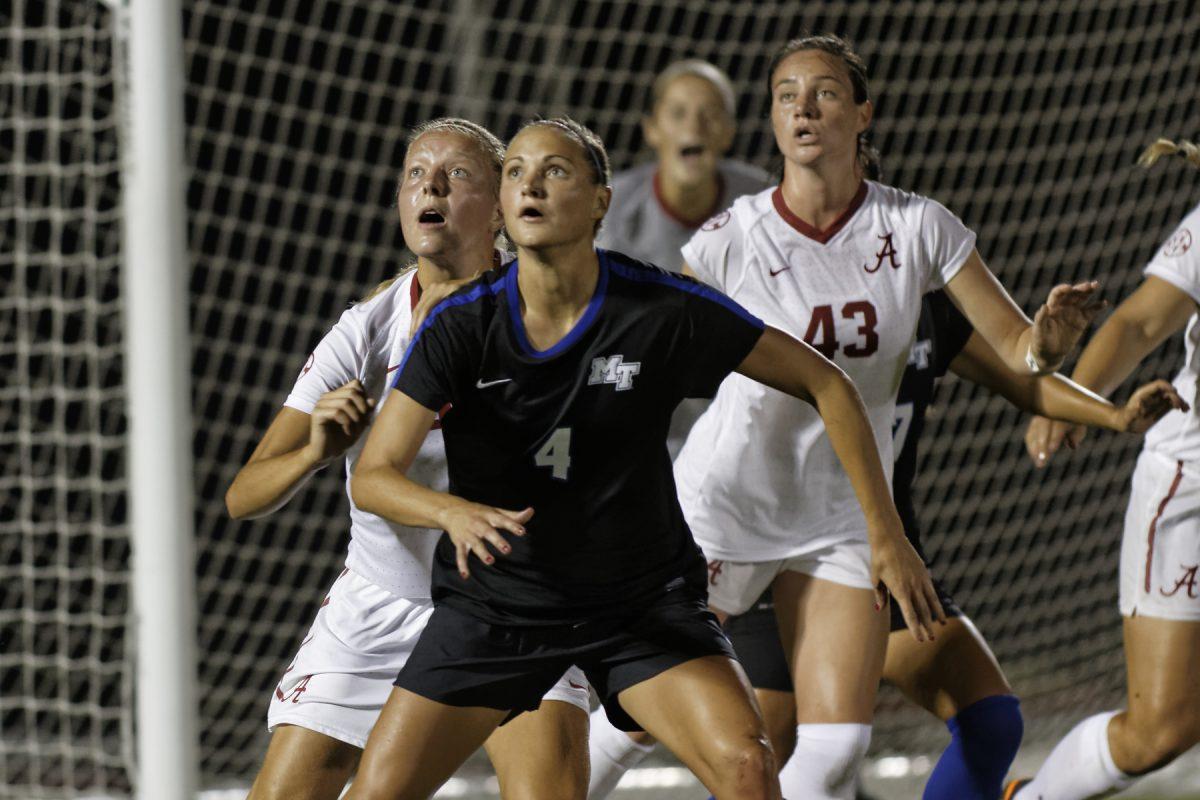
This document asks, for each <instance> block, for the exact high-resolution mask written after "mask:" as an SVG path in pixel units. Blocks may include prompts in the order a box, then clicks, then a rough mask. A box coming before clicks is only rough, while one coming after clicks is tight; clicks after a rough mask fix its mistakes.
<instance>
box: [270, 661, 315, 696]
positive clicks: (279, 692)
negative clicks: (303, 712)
mask: <svg viewBox="0 0 1200 800" xmlns="http://www.w3.org/2000/svg"><path fill="white" fill-rule="evenodd" d="M288 669H291V667H289V668H288ZM311 680H312V675H305V676H304V677H303V678H302V679H301V680H300V682H299V683H297V684H296V686H295V687H294V688H293V689H292V690H291V691H290V692H288V693H287V694H284V693H283V687H282V686H276V687H275V696H276V697H277V698H279V702H281V703H286V702H287V701H288V699H289V698H290V699H291V701H292V702H293V703H299V702H300V695H302V694H304V690H305V689H307V688H308V682H309V681H311Z"/></svg>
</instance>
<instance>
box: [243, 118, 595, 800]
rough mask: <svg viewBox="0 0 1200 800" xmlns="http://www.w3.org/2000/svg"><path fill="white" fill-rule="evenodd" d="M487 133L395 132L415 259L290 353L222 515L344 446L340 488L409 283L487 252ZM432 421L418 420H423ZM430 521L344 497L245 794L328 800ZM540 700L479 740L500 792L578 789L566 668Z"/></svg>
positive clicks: (402, 631)
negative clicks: (326, 580)
mask: <svg viewBox="0 0 1200 800" xmlns="http://www.w3.org/2000/svg"><path fill="white" fill-rule="evenodd" d="M503 153H504V149H503V145H502V144H501V143H500V142H499V140H497V139H496V137H495V136H493V135H492V134H491V133H490V132H489V131H487V130H486V129H485V128H483V127H481V126H479V125H476V124H474V123H472V122H469V121H467V120H462V119H451V118H444V119H438V120H434V121H432V122H428V123H425V124H424V125H422V126H420V127H418V128H417V129H416V130H415V131H414V132H413V133H412V135H411V136H410V137H409V140H408V147H407V151H406V153H405V159H404V166H403V172H402V174H401V176H400V179H399V184H398V186H397V191H396V202H397V207H398V212H399V217H400V224H401V228H402V230H403V232H404V240H405V243H406V244H407V245H408V247H409V249H410V250H411V251H412V252H413V253H414V254H416V256H417V263H416V267H415V268H412V269H407V270H405V271H403V272H402V273H401V274H400V275H399V276H397V277H395V278H393V279H392V280H389V281H386V282H384V283H383V284H381V285H380V286H379V287H377V288H376V289H375V290H374V291H373V292H372V293H371V294H370V295H369V296H368V297H367V298H365V299H364V300H363V301H362V302H359V303H357V304H356V305H354V306H353V307H351V308H350V309H349V310H348V311H346V312H345V313H344V314H342V317H341V319H340V320H339V321H338V323H337V324H336V325H335V326H334V327H333V329H332V330H330V332H329V333H328V334H326V336H325V337H324V338H323V339H322V340H321V342H320V343H319V344H318V345H317V347H316V349H315V350H314V351H313V353H312V355H310V356H309V357H308V360H307V361H306V363H305V364H304V367H303V370H302V371H301V373H300V376H299V377H298V378H297V379H296V383H295V386H294V387H293V388H292V391H291V393H290V394H289V395H288V398H287V400H286V402H285V403H284V407H283V409H282V410H280V412H279V414H278V415H277V416H276V417H275V419H274V421H273V422H272V423H271V426H270V427H269V428H268V429H267V432H266V433H265V434H264V436H263V438H262V441H261V442H260V443H259V445H258V447H257V448H256V449H255V451H254V453H253V455H252V456H251V457H250V460H249V462H248V463H247V464H246V466H244V467H243V468H242V470H241V471H240V472H239V473H238V475H237V477H236V478H235V479H234V481H233V484H232V485H231V486H230V488H229V491H228V493H227V495H226V503H227V505H228V507H229V512H230V514H232V515H233V516H234V517H237V518H248V517H257V516H262V515H264V514H268V513H270V512H272V511H274V510H275V509H277V508H279V507H280V506H282V505H283V504H284V503H286V502H287V501H288V499H289V498H291V496H292V495H293V494H294V493H295V492H296V490H297V489H298V488H299V487H300V486H301V485H302V484H303V483H304V482H305V481H306V480H307V479H308V477H309V476H311V475H312V474H313V473H314V472H315V471H316V470H318V469H320V468H321V467H323V466H325V465H327V464H330V463H332V462H334V461H336V460H338V459H339V458H342V457H344V458H345V461H346V479H347V490H348V489H349V484H350V479H351V478H352V476H353V475H354V471H355V468H356V466H357V464H358V462H359V458H360V456H361V453H362V446H363V436H364V434H365V432H366V431H367V430H369V428H370V426H371V424H372V422H373V420H374V418H375V416H376V414H377V413H378V412H379V410H380V408H381V407H382V406H383V405H384V402H385V401H386V400H387V397H388V387H389V383H390V380H391V377H392V376H393V374H394V373H395V370H396V368H397V366H398V365H399V363H400V361H401V359H402V358H403V355H404V352H405V350H406V349H407V347H408V345H409V343H410V341H411V335H410V333H409V327H410V325H409V323H410V317H411V315H412V313H413V309H414V307H415V306H416V304H417V302H418V299H419V298H420V296H421V293H422V290H423V289H427V288H428V289H432V288H434V287H436V286H438V285H439V284H440V283H442V282H447V281H451V280H453V279H456V278H462V277H468V276H471V275H474V274H476V273H478V272H479V271H480V270H481V269H487V268H489V267H491V266H492V265H493V263H494V262H498V261H499V260H500V257H501V253H500V252H499V251H497V250H496V242H497V234H498V232H499V230H500V226H501V220H500V212H499V206H498V203H497V193H498V190H499V180H500V165H501V160H502V158H503ZM430 427H432V430H430ZM412 470H413V474H414V476H419V478H420V479H421V480H423V481H425V482H427V483H428V484H429V485H431V486H435V487H439V488H444V487H445V486H446V481H447V477H446V456H445V453H444V450H443V443H442V431H441V427H440V421H439V420H433V421H432V425H427V426H426V429H425V431H423V433H422V436H421V437H420V442H419V445H418V447H417V450H416V452H415V454H414V458H413V467H412ZM438 535H439V532H438V531H435V530H430V529H428V528H422V527H414V526H406V525H398V524H395V523H393V522H391V521H389V520H387V519H384V518H383V517H380V516H377V515H375V514H372V513H371V512H370V511H367V510H364V509H362V508H360V507H358V506H357V505H355V504H354V502H353V498H351V506H350V548H349V552H348V553H347V555H346V567H345V570H344V571H343V572H342V574H341V576H340V577H339V578H338V579H337V580H336V581H335V582H334V584H333V586H332V588H331V589H330V590H329V594H328V596H327V597H326V599H325V601H324V602H323V603H322V604H321V607H320V609H318V611H317V616H316V619H315V620H314V622H313V625H312V628H311V630H310V631H309V633H308V635H307V636H306V637H305V639H304V641H303V642H302V643H301V645H300V648H299V650H298V651H297V652H296V656H295V658H294V659H293V660H292V663H291V665H290V666H288V668H287V669H286V670H285V671H284V674H283V677H282V678H281V679H280V681H279V684H278V686H277V687H276V689H275V691H274V692H273V695H272V698H271V704H270V709H269V711H268V713H267V724H268V727H269V729H270V730H271V731H272V736H271V743H270V746H269V748H268V750H267V755H266V759H265V761H264V762H263V765H262V768H261V770H260V771H259V774H258V776H257V778H256V780H255V782H254V785H253V787H252V789H251V792H250V798H251V800H272V799H274V798H278V799H279V800H284V799H285V798H286V800H297V799H298V798H300V799H302V800H334V798H337V797H338V795H339V794H340V793H341V791H342V789H343V787H344V786H345V784H346V781H347V780H348V779H349V777H350V776H351V774H352V773H353V771H354V769H355V767H356V765H357V764H358V760H359V757H360V755H361V753H362V748H363V746H364V745H365V744H366V741H367V737H368V735H369V734H370V731H371V728H372V727H373V725H374V724H375V720H376V719H377V718H378V716H379V713H380V710H381V709H382V708H383V705H384V702H385V701H386V700H387V697H388V694H389V693H390V691H391V687H392V681H393V680H394V679H395V677H396V673H397V672H399V671H400V668H401V667H402V666H403V665H404V663H405V662H406V660H407V659H408V658H409V656H410V655H411V653H412V649H413V646H414V644H415V643H416V641H417V637H418V636H419V635H420V633H421V631H422V630H423V629H424V627H425V625H426V624H427V623H428V621H429V618H430V616H431V614H432V611H433V604H432V601H431V599H430V569H431V565H432V561H433V548H434V545H435V544H436V542H437V539H438ZM564 673H565V674H563V675H561V676H560V677H559V679H557V680H556V681H555V682H552V683H553V685H552V686H548V687H547V691H546V693H545V694H544V696H543V697H542V699H543V700H545V701H546V702H543V703H542V705H541V708H540V709H539V710H538V711H537V713H534V714H528V715H524V716H523V717H522V718H521V719H520V720H517V721H515V722H514V723H513V724H512V725H510V726H506V727H505V728H503V729H501V730H500V731H497V733H496V734H495V735H494V736H492V737H491V738H490V739H488V741H487V742H486V743H485V744H484V746H485V748H486V749H487V752H488V754H489V756H490V757H491V759H492V763H493V764H494V766H495V768H496V771H497V774H498V777H499V780H500V785H501V789H502V790H503V791H504V795H505V797H512V798H546V799H547V800H550V799H551V798H553V800H558V799H559V798H571V797H575V798H579V797H583V795H584V793H585V790H586V764H581V760H582V759H583V758H584V752H585V748H586V741H587V711H588V690H587V686H586V679H585V678H584V677H583V674H582V673H581V672H579V670H577V669H574V668H572V669H564Z"/></svg>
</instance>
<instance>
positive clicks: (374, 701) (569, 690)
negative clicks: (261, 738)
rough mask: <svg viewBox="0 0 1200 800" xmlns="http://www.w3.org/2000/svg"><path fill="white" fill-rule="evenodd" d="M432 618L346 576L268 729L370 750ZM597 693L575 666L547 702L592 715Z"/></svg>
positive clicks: (425, 603) (428, 604) (275, 704)
mask: <svg viewBox="0 0 1200 800" xmlns="http://www.w3.org/2000/svg"><path fill="white" fill-rule="evenodd" d="M432 614H433V602H432V601H431V600H428V599H424V600H409V599H405V598H403V597H399V596H397V595H394V594H392V593H391V592H388V591H387V590H385V589H381V588H380V587H378V586H376V585H375V584H373V583H371V582H370V581H368V580H367V579H366V578H364V577H362V576H361V575H359V574H357V573H355V572H351V571H350V570H349V569H346V570H343V571H342V574H341V575H340V576H339V577H338V579H337V580H336V581H334V583H333V587H332V588H331V589H330V590H329V596H328V597H326V598H325V600H324V601H323V602H322V603H321V607H320V609H318V611H317V618H316V619H315V620H314V621H313V624H312V628H310V629H309V631H308V635H307V636H306V637H305V638H304V641H303V642H301V643H300V649H299V650H297V651H296V657H295V658H294V659H293V660H292V664H291V666H289V667H288V668H287V670H286V671H285V672H284V673H283V678H282V679H281V680H280V681H279V685H278V686H276V687H275V691H274V693H273V694H272V696H271V707H270V709H269V710H268V711H267V729H268V730H271V731H274V730H275V728H276V727H277V726H279V725H298V726H300V727H302V728H307V729H309V730H312V731H316V732H317V733H323V734H325V735H326V736H331V737H333V738H334V739H337V740H339V741H342V742H346V743H347V744H351V745H354V746H355V747H364V746H365V745H366V743H367V736H368V735H369V734H370V733H371V728H372V727H373V726H374V725H375V720H376V719H377V718H378V717H379V712H380V711H382V710H383V704H384V703H385V702H387V699H388V696H389V695H390V694H391V692H392V684H393V682H394V681H395V680H396V675H397V674H398V673H399V672H400V668H401V667H403V666H404V662H405V661H407V660H408V655H409V653H411V652H412V649H413V646H414V645H416V643H417V639H418V638H419V637H420V635H421V631H422V630H424V628H425V623H426V622H428V620H429V617H430V615H432ZM589 695H590V691H589V689H588V683H587V679H586V678H585V677H584V675H583V671H582V670H580V669H579V668H578V667H571V668H570V669H569V670H568V671H567V673H566V674H565V675H563V677H562V679H561V680H559V682H558V683H557V684H555V685H554V687H553V688H551V689H550V691H549V692H547V693H546V695H545V697H544V698H543V699H544V700H559V701H561V702H564V703H570V704H571V705H573V706H577V707H578V708H581V709H583V711H584V713H587V712H588V710H589V708H590V707H589V699H590V698H589Z"/></svg>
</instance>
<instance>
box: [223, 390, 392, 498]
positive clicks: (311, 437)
mask: <svg viewBox="0 0 1200 800" xmlns="http://www.w3.org/2000/svg"><path fill="white" fill-rule="evenodd" d="M372 405H373V401H372V400H371V399H370V398H368V397H367V396H366V393H365V392H364V391H363V386H362V384H361V383H360V382H359V381H357V380H352V381H350V382H348V383H346V384H345V385H343V386H339V387H338V388H337V389H334V390H333V391H330V392H326V393H325V394H323V395H321V398H320V399H319V400H318V401H317V404H316V406H315V407H314V408H313V412H312V413H311V414H305V413H304V412H303V411H299V410H297V409H294V408H289V407H287V406H285V407H284V408H282V409H280V411H279V413H278V414H276V415H275V419H274V420H272V421H271V425H270V427H268V428H267V432H266V433H265V434H263V438H262V441H260V442H259V443H258V447H256V448H254V452H253V453H252V454H251V455H250V460H249V461H247V462H246V465H245V466H244V467H242V468H241V469H240V470H239V471H238V474H237V475H236V476H235V477H234V479H233V483H231V484H230V485H229V489H228V490H227V491H226V492H225V507H226V509H228V511H229V516H231V517H233V518H234V519H253V518H254V517H262V516H265V515H267V514H270V513H271V512H273V511H276V510H277V509H279V508H281V507H282V506H283V505H285V504H286V503H287V501H288V500H290V499H291V498H292V495H294V494H295V493H296V491H297V490H298V489H299V488H300V487H301V486H303V485H304V482H305V481H306V480H307V479H308V477H309V476H310V475H312V474H313V472H315V471H316V470H318V469H320V468H321V467H323V466H325V464H327V463H329V461H330V460H331V459H333V458H336V457H337V456H340V455H341V454H342V453H344V452H345V451H346V448H348V447H349V446H350V445H352V444H354V442H356V441H357V440H358V437H359V436H361V435H362V432H363V431H364V430H366V426H367V424H368V423H369V422H370V419H371V414H370V409H371V406H372Z"/></svg>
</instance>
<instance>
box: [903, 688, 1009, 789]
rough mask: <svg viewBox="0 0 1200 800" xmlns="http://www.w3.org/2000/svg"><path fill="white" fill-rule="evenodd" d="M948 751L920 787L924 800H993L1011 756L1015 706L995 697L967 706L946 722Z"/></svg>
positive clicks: (1007, 699) (997, 696) (1001, 784)
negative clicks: (923, 786) (948, 742)
mask: <svg viewBox="0 0 1200 800" xmlns="http://www.w3.org/2000/svg"><path fill="white" fill-rule="evenodd" d="M946 727H947V728H949V729H950V746H949V747H947V748H946V750H945V752H943V753H942V757H941V758H940V759H938V763H937V766H935V767H934V768H933V773H932V774H931V775H930V776H929V782H928V783H926V784H925V794H924V795H922V797H923V798H924V800H995V799H996V798H997V797H999V796H1000V792H1001V791H1002V790H1003V785H1004V776H1005V775H1006V774H1007V773H1008V768H1009V766H1011V765H1012V761H1013V759H1014V758H1015V757H1016V755H1017V748H1018V747H1020V745H1021V734H1022V733H1023V732H1024V730H1025V726H1024V723H1023V722H1022V721H1021V703H1020V701H1018V700H1017V698H1015V697H1013V696H1012V695H1007V694H1006V695H996V696H993V697H985V698H984V699H982V700H980V701H978V702H975V703H972V704H971V705H969V706H967V707H966V708H964V709H963V710H962V711H960V712H958V714H956V715H954V716H953V717H951V718H950V720H949V721H947V722H946Z"/></svg>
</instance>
